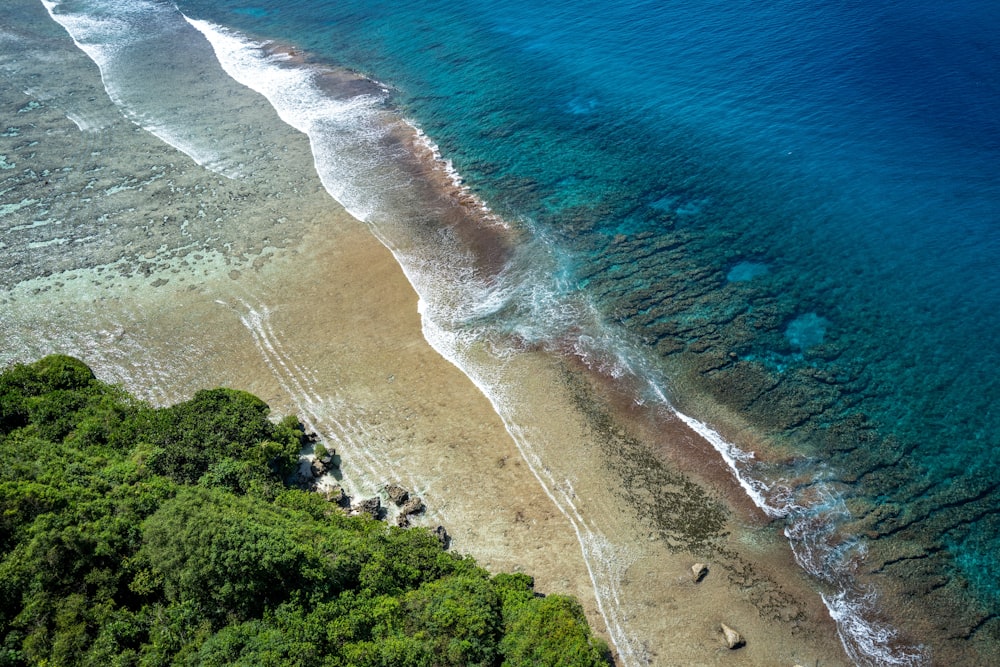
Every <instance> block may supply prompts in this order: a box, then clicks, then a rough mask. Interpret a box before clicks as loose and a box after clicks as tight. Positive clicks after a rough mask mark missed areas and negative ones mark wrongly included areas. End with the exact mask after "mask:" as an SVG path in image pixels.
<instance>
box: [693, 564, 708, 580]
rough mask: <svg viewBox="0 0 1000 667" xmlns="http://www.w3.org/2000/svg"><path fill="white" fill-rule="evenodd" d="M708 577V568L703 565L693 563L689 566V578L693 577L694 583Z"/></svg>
mask: <svg viewBox="0 0 1000 667" xmlns="http://www.w3.org/2000/svg"><path fill="white" fill-rule="evenodd" d="M707 575H708V566H707V565H705V564H704V563H695V564H694V565H692V566H691V576H692V577H694V583H696V584H697V583H698V582H700V581H701V580H702V579H704V578H705V577H706V576H707Z"/></svg>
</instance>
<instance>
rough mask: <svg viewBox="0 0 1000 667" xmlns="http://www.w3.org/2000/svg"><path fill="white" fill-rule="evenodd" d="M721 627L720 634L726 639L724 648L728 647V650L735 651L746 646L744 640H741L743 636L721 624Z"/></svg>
mask: <svg viewBox="0 0 1000 667" xmlns="http://www.w3.org/2000/svg"><path fill="white" fill-rule="evenodd" d="M721 627H722V634H723V636H724V637H725V639H726V646H728V647H729V648H730V649H737V648H740V647H741V646H745V645H746V640H744V639H743V635H741V634H740V633H738V632H736V630H733V629H732V628H731V627H729V626H728V625H726V624H725V623H722V624H721Z"/></svg>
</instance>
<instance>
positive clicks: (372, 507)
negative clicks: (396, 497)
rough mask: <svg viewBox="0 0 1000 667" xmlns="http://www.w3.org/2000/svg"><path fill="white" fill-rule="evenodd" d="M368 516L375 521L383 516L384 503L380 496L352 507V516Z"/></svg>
mask: <svg viewBox="0 0 1000 667" xmlns="http://www.w3.org/2000/svg"><path fill="white" fill-rule="evenodd" d="M359 514H368V515H370V516H371V517H372V518H373V519H378V518H380V517H381V515H382V501H381V500H379V497H378V496H375V497H373V498H368V499H367V500H362V501H360V502H358V503H356V504H355V505H353V506H352V507H351V515H352V516H356V515H359Z"/></svg>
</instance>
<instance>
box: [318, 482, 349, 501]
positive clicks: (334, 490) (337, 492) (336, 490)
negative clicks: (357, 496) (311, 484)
mask: <svg viewBox="0 0 1000 667" xmlns="http://www.w3.org/2000/svg"><path fill="white" fill-rule="evenodd" d="M321 493H322V494H323V497H324V498H326V501H327V502H328V503H340V502H341V501H342V500H343V499H344V490H343V489H342V488H340V485H339V484H334V485H333V486H328V487H326V488H324V489H323V490H322V491H321Z"/></svg>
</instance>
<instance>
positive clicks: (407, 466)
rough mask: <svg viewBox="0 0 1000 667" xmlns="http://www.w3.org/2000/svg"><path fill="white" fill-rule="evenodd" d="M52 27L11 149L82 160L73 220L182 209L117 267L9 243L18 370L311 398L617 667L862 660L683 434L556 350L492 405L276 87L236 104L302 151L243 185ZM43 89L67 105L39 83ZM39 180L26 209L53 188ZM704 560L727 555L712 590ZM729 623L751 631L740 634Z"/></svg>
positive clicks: (59, 198) (68, 199)
mask: <svg viewBox="0 0 1000 667" xmlns="http://www.w3.org/2000/svg"><path fill="white" fill-rule="evenodd" d="M15 4H16V5H17V6H18V7H23V8H26V11H31V7H30V3H20V0H19V1H18V2H17V3H15ZM12 6H13V5H8V9H10V7H12ZM42 18H44V12H42V13H41V15H40V20H41V19H42ZM47 39H51V40H52V41H51V42H50V43H48V44H47V45H46V46H45V50H46V58H48V59H49V60H50V62H49V63H48V65H46V63H43V62H41V61H39V62H37V63H35V64H33V65H32V64H25V63H23V62H20V63H15V61H16V60H17V58H12V57H11V56H10V55H9V52H8V55H7V57H6V60H5V61H4V65H5V69H4V72H5V74H4V77H5V79H4V80H5V82H6V83H8V84H9V86H10V87H9V88H8V90H16V91H20V92H17V93H14V94H11V95H10V96H9V97H10V99H9V100H6V103H7V106H8V107H10V109H11V110H15V111H16V109H19V108H26V105H28V103H29V102H31V101H34V102H37V103H38V106H37V107H32V113H34V114H35V115H33V116H23V118H24V119H25V122H24V123H22V125H23V128H22V130H21V134H20V136H19V137H18V138H17V141H16V142H14V141H11V142H9V143H10V146H9V148H10V149H11V150H9V151H8V152H7V153H6V154H8V155H9V156H10V158H9V161H10V162H12V163H15V162H20V168H22V169H23V168H28V167H29V166H30V168H31V169H33V170H34V171H35V172H36V173H38V174H41V173H43V171H44V170H45V169H50V171H51V173H56V172H55V167H56V165H65V166H69V167H71V168H74V169H76V171H70V172H65V173H64V174H63V175H61V176H60V178H59V179H55V178H53V179H51V181H52V182H51V183H46V184H44V185H45V187H47V188H50V190H52V191H51V192H48V191H46V193H45V194H44V195H43V196H44V197H47V198H49V200H51V201H52V202H55V203H56V205H55V208H58V207H62V209H61V210H62V213H61V215H62V218H60V221H61V222H60V225H62V226H64V227H70V226H74V227H75V226H80V227H86V226H87V224H88V223H92V222H93V221H94V220H98V219H100V218H101V215H112V219H115V220H118V221H120V223H121V224H122V226H123V227H124V226H125V225H127V223H128V222H129V221H133V222H134V223H135V221H143V222H144V223H146V221H151V220H153V219H154V218H155V219H156V220H165V221H167V224H164V225H152V224H148V225H147V226H148V227H149V228H148V229H144V230H143V234H137V236H136V238H135V242H134V243H133V244H132V245H131V246H130V248H129V249H128V251H127V252H126V253H125V254H121V252H120V251H118V252H119V255H118V256H115V254H114V253H115V252H116V251H115V249H114V248H113V247H111V246H106V245H102V244H100V243H98V242H96V241H93V240H90V241H81V243H89V244H91V246H88V248H90V249H91V250H92V252H88V253H84V254H82V255H81V256H80V257H79V258H77V259H75V260H70V259H66V258H67V257H69V255H66V254H65V253H58V252H53V253H52V254H51V256H49V255H44V254H42V255H39V254H38V253H37V252H32V251H37V250H40V249H43V248H45V247H49V246H44V245H38V244H39V243H44V242H45V241H44V240H38V239H34V240H30V241H26V242H25V243H24V244H23V246H17V245H16V243H15V242H14V241H13V240H11V241H10V245H9V246H8V248H13V250H10V249H8V250H7V252H15V253H18V252H19V253H21V254H22V258H23V260H24V261H25V262H28V263H30V262H36V263H37V264H38V268H37V269H35V270H34V274H33V277H32V276H29V277H22V278H21V279H18V280H10V281H9V282H7V283H5V285H6V286H5V289H4V292H3V294H2V297H3V298H2V299H0V322H2V327H0V346H2V347H0V349H2V350H3V361H4V362H8V363H9V362H12V361H27V360H30V359H31V358H34V357H37V356H39V355H41V354H44V353H47V352H64V353H69V354H74V355H76V356H79V357H81V358H82V359H84V360H85V361H86V362H87V363H89V364H91V365H92V366H93V367H94V369H95V370H96V371H97V373H98V375H99V376H100V377H102V378H103V379H106V380H110V381H114V382H120V383H122V384H124V385H126V386H127V387H128V388H129V389H131V390H132V391H135V392H137V393H138V394H140V395H142V396H144V397H145V398H147V399H148V400H151V401H153V402H155V403H158V404H164V403H169V402H173V401H177V400H182V399H184V398H186V397H188V396H190V395H191V393H192V392H194V391H195V390H197V389H199V388H205V387H212V386H218V385H224V386H231V387H237V388H241V389H246V390H248V391H251V392H253V393H255V394H257V395H259V396H261V397H262V398H263V399H264V400H266V401H267V402H268V403H269V404H270V405H271V406H272V408H273V410H274V412H275V414H277V415H281V414H287V413H293V412H294V413H297V414H299V415H300V416H301V417H302V418H303V420H304V421H306V422H307V423H308V424H309V426H310V427H311V428H313V429H314V430H315V431H316V432H317V433H319V434H320V435H321V436H322V437H323V438H324V439H326V441H327V442H328V443H329V444H332V445H333V446H334V447H335V448H336V449H337V450H338V452H339V453H340V454H341V456H342V459H343V468H342V469H343V474H344V476H345V481H346V486H347V489H348V491H349V492H351V493H352V494H354V495H357V496H365V495H372V494H374V493H377V492H378V491H379V490H380V488H381V487H382V485H384V484H385V483H387V482H398V483H401V484H402V485H404V486H405V487H407V488H409V489H411V490H412V491H415V492H416V493H419V494H420V495H421V496H422V497H423V498H424V500H425V502H426V504H427V506H428V511H427V514H426V515H425V516H424V517H423V518H421V519H420V520H419V523H422V524H425V525H428V526H433V525H437V524H441V525H444V526H445V527H446V528H447V530H448V532H449V533H450V534H451V536H452V538H453V543H452V547H453V549H455V550H456V551H459V552H463V553H468V554H471V555H473V556H474V557H475V558H476V559H477V560H478V561H479V562H480V563H481V564H483V565H485V566H486V567H488V568H490V569H492V570H494V571H500V570H520V571H525V572H528V573H530V574H532V575H533V576H534V577H535V581H536V585H537V588H538V590H539V591H541V592H543V593H569V594H573V595H576V596H577V597H578V598H579V599H580V600H581V601H582V603H583V605H584V607H585V610H586V612H587V616H588V619H589V620H590V622H591V624H592V626H593V627H594V628H595V629H596V630H597V631H598V632H599V633H600V634H602V635H603V636H605V637H606V638H608V639H609V641H611V642H613V643H614V645H615V646H616V648H617V653H618V660H619V664H623V665H641V664H653V665H717V664H718V665H725V664H740V665H782V664H787V665H793V664H797V663H798V664H802V665H842V664H847V659H846V657H845V656H844V654H843V651H842V649H841V647H840V644H839V641H838V639H837V637H836V629H835V627H834V624H833V622H832V621H831V620H830V618H829V616H828V614H827V612H826V610H825V608H824V607H823V605H822V603H821V601H820V599H819V596H818V594H817V593H816V592H815V591H814V590H813V589H812V588H811V586H810V585H809V584H808V583H807V582H806V581H805V577H804V575H803V574H802V572H801V570H800V569H799V568H798V567H797V566H796V565H795V564H794V563H793V562H792V559H791V556H790V553H789V550H788V547H787V545H786V544H785V543H784V538H783V537H782V536H781V534H780V529H779V527H778V526H776V525H774V524H770V523H768V522H767V521H765V520H764V518H763V517H762V516H761V515H760V514H759V513H758V512H757V511H756V510H755V509H754V508H753V506H752V504H751V503H749V502H748V500H747V499H746V497H745V496H744V495H742V492H741V491H740V490H739V489H738V487H737V486H736V485H735V484H734V482H733V480H732V478H731V476H730V475H729V473H728V470H727V469H726V468H725V467H724V466H723V465H722V463H721V461H718V459H717V457H716V455H715V454H714V451H713V450H712V449H711V447H710V446H709V445H708V444H707V443H703V442H701V441H699V440H698V438H697V436H696V435H695V434H693V433H692V432H691V431H690V430H689V429H687V428H686V427H685V426H684V425H683V424H681V423H679V422H677V421H675V420H660V421H657V420H649V419H648V416H641V415H636V414H635V413H634V411H633V410H632V409H631V408H630V407H629V406H628V405H627V403H623V402H622V401H620V400H619V399H620V397H616V396H614V395H613V394H609V393H607V387H606V386H605V385H604V384H603V383H601V382H599V381H598V380H597V379H596V378H593V377H591V376H589V375H588V374H587V373H586V371H585V370H583V369H581V368H577V367H573V366H572V365H570V364H569V363H568V362H566V361H565V360H561V359H559V358H555V357H552V356H548V355H545V354H542V353H539V352H532V351H525V352H523V353H521V354H518V355H515V356H514V357H513V358H511V359H509V360H507V362H506V363H504V364H503V365H499V366H497V365H495V364H494V365H493V366H492V367H490V368H491V371H490V372H491V373H493V374H494V375H493V379H494V380H495V381H496V382H497V383H498V384H499V385H501V386H503V387H505V388H506V390H505V392H504V394H503V396H502V397H497V396H494V397H493V398H494V400H496V401H499V400H502V401H503V404H502V405H494V404H491V402H490V400H488V399H487V398H486V397H485V396H483V394H482V393H480V391H479V390H478V389H477V388H476V386H475V385H474V384H473V382H471V381H470V380H469V379H468V378H467V377H466V376H465V375H464V374H463V373H462V372H460V371H459V370H458V369H457V368H455V367H454V366H453V365H452V364H450V363H449V362H448V361H446V360H445V359H443V358H442V357H441V356H440V355H438V353H437V352H435V351H434V350H433V349H432V348H431V347H430V346H429V345H428V344H427V342H426V340H425V339H424V336H423V334H422V331H421V321H420V315H419V314H418V310H417V297H416V294H415V293H414V291H413V289H412V288H411V286H410V285H409V283H408V282H407V281H406V278H405V277H404V275H403V273H402V271H401V270H400V268H399V266H398V265H397V264H396V262H395V260H394V259H393V257H392V255H391V254H390V253H389V252H388V251H387V250H386V249H385V248H383V247H382V246H381V245H380V244H379V243H378V242H377V241H376V240H375V239H374V237H373V236H372V235H371V234H370V233H369V231H368V229H367V228H366V227H365V226H364V225H363V224H361V223H359V222H357V221H356V220H354V219H353V218H351V217H350V216H348V215H347V214H346V213H345V212H344V211H343V210H342V209H340V208H339V207H338V206H337V205H336V203H335V202H333V201H332V200H331V199H330V198H329V197H328V196H327V195H326V194H325V192H324V191H323V190H322V188H321V186H320V184H319V182H318V179H317V177H316V175H315V173H314V172H313V171H312V160H311V157H310V154H309V152H308V145H307V142H306V141H305V139H304V138H303V137H302V136H301V135H297V134H296V133H294V132H292V131H290V130H289V129H288V128H287V127H285V126H283V124H281V123H280V121H278V120H277V119H276V118H273V117H271V116H270V115H269V114H268V113H266V111H267V110H266V109H262V108H261V107H262V106H263V105H261V104H260V102H259V100H258V101H254V100H253V98H252V97H250V96H249V93H247V95H248V97H246V98H243V97H239V96H238V95H237V96H236V97H234V100H233V106H234V110H236V109H244V108H245V109H247V110H248V111H247V112H246V113H248V114H249V113H253V114H254V118H255V122H259V123H260V126H259V127H262V128H263V129H262V130H260V135H261V136H267V137H277V138H275V139H272V140H273V141H274V143H275V144H276V145H280V146H281V151H280V157H279V158H276V159H275V161H274V162H275V163H274V164H273V165H271V164H264V163H261V164H256V165H253V164H251V165H248V167H247V174H246V176H245V177H244V178H243V179H242V180H239V179H237V180H228V179H224V178H222V177H220V176H219V175H218V174H215V173H212V172H210V171H208V170H205V169H203V168H202V167H199V166H197V165H195V164H194V163H192V162H191V161H190V160H188V159H187V158H186V156H184V155H182V154H180V153H178V152H176V151H174V150H173V149H171V148H170V147H169V146H166V145H164V144H163V143H162V142H160V141H159V140H157V139H156V138H155V137H152V136H150V135H149V134H147V133H145V132H143V131H141V130H138V129H137V128H136V127H134V126H133V125H131V124H130V123H128V122H126V121H124V120H123V119H121V118H120V116H118V115H116V111H115V109H114V107H113V106H112V105H111V104H110V102H109V101H108V100H107V99H106V97H104V93H103V89H102V87H101V83H100V79H99V76H98V73H97V71H96V68H94V67H93V66H92V65H91V63H90V62H89V61H88V60H87V59H86V58H85V57H84V56H83V54H81V53H79V52H78V51H76V50H75V47H74V46H73V44H72V42H70V41H69V40H68V39H67V38H65V36H64V35H63V36H62V37H60V36H59V34H58V31H57V30H53V31H51V34H50V35H49V36H48V37H47ZM22 47H23V45H18V48H22ZM4 48H5V49H8V48H10V47H9V45H7V46H4ZM28 55H30V54H28ZM11 63H15V64H16V65H17V66H16V67H15V66H14V65H12V64H11ZM53 64H57V65H58V68H57V69H58V72H55V71H54V70H53ZM32 68H34V70H32ZM43 77H44V78H43ZM43 81H44V82H45V87H44V90H45V93H44V95H41V94H39V93H37V92H34V93H32V92H30V90H38V89H39V86H38V85H37V84H40V83H41V82H43ZM31 82H35V84H36V85H35V87H34V88H32V86H31ZM15 98H16V99H15ZM74 105H76V106H74ZM255 105H257V106H255ZM67 114H70V115H73V116H75V117H76V118H77V119H78V120H76V121H74V120H71V118H70V117H69V116H68V115H67ZM81 118H84V119H86V118H89V119H91V120H90V121H88V122H89V125H88V122H85V123H84V125H86V126H88V127H90V129H86V130H85V129H82V128H81V123H80V122H78V121H79V119H81ZM29 125H30V127H29ZM32 141H37V142H39V143H38V144H37V145H34V146H32V145H31V142H32ZM7 148H8V146H7V145H6V144H5V150H7ZM253 152H254V154H258V155H267V154H269V152H270V149H269V148H268V146H267V145H263V144H262V145H261V146H257V147H254V150H253ZM137 156H138V157H137ZM84 157H85V158H86V161H87V165H88V167H87V168H88V170H89V172H88V173H89V175H87V176H84V175H82V174H83V172H84V171H85V170H84V169H82V168H79V165H80V161H81V159H83V158H84ZM275 174H280V178H275V177H274V175H275ZM94 178H100V179H103V178H107V179H108V180H107V183H104V182H103V181H102V182H101V185H102V187H103V190H102V191H103V192H104V193H105V194H104V195H103V196H95V197H92V198H90V199H88V198H86V197H84V196H82V195H81V194H80V193H81V192H82V191H83V188H84V187H85V186H86V183H87V182H88V181H89V180H92V179H94ZM119 185H120V186H121V187H122V188H128V190H127V192H126V191H124V190H118V189H116V188H118V187H119ZM15 186H16V188H17V189H12V190H11V192H12V193H14V194H10V193H8V194H5V196H4V200H3V203H7V201H8V200H9V199H13V200H14V201H20V200H21V199H20V198H21V195H22V194H23V195H24V196H25V197H28V196H29V195H32V196H34V194H35V190H32V191H31V192H28V190H27V188H28V186H27V185H25V184H23V183H17V184H15ZM13 187H14V186H12V188H13ZM31 187H32V188H41V187H42V184H40V183H36V184H34V185H32V186H31ZM39 192H41V190H39ZM119 196H126V197H127V200H121V201H119V200H118V199H116V197H119ZM197 210H201V211H205V212H206V213H205V216H204V217H205V218H207V219H208V220H210V221H215V223H214V224H215V227H213V228H212V230H211V233H206V235H205V236H204V237H198V235H197V233H196V234H195V238H194V239H192V238H189V237H187V236H184V235H183V234H181V231H182V230H184V229H186V227H184V226H183V225H182V224H181V221H182V220H185V219H188V218H190V219H191V220H192V221H194V223H197V220H201V219H203V218H198V217H197V215H198V214H197ZM18 216H21V218H19V217H18ZM5 217H6V218H7V219H6V220H4V225H5V229H6V228H9V227H18V226H19V225H20V226H23V225H31V224H33V222H32V220H33V212H32V211H28V210H23V211H22V210H12V211H11V212H9V213H5ZM205 224H206V226H207V223H205ZM134 227H139V225H138V223H135V224H134ZM129 229H131V227H130V228H129ZM107 233H108V234H114V233H116V232H115V230H114V229H112V228H109V229H108V230H107ZM182 237H183V238H182ZM11 238H13V237H11ZM54 238H55V237H54ZM65 243H67V244H71V243H72V240H71V241H66V242H65ZM188 246H191V247H188ZM102 253H106V254H102ZM17 268H18V267H16V266H14V267H13V268H11V271H14V270H15V269H17ZM21 268H22V269H23V267H21ZM483 363H484V364H488V363H491V361H490V359H489V358H488V355H487V354H485V353H484V354H483ZM498 407H499V408H501V410H502V412H503V414H504V415H505V416H506V418H507V424H505V423H504V421H503V420H501V418H500V416H499V415H498V412H497V408H498ZM510 424H516V426H517V428H516V429H513V428H512V429H511V430H510V431H508V428H507V426H508V425H510ZM681 451H683V452H687V453H688V454H685V455H683V456H680V455H675V454H676V453H677V452H681ZM691 452H693V453H694V454H691ZM681 510H684V512H683V513H682V512H681ZM706 521H707V522H708V523H709V524H711V525H710V526H708V527H706V524H705V522H706ZM697 561H705V562H707V563H708V565H709V573H708V575H707V577H705V579H704V580H703V581H702V582H700V583H695V582H694V581H693V580H692V576H691V574H690V570H689V568H690V567H691V565H692V564H693V563H695V562H697ZM720 623H726V624H728V625H730V626H732V627H734V628H735V629H737V630H738V631H740V632H741V633H742V634H743V635H744V637H745V638H746V642H747V643H746V646H745V647H743V648H741V649H738V650H736V651H730V650H729V649H727V648H726V647H725V645H724V643H723V637H722V635H721V632H720V631H719V627H720Z"/></svg>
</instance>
